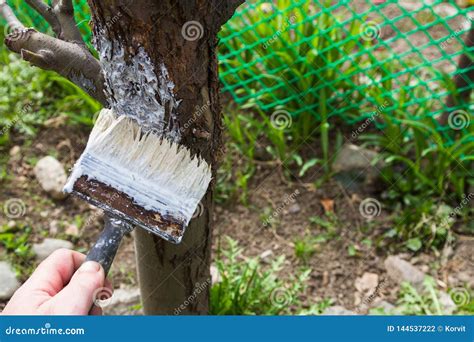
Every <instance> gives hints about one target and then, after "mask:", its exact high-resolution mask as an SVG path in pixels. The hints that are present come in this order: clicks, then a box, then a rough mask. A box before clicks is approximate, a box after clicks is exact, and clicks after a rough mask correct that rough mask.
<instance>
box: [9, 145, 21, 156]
mask: <svg viewBox="0 0 474 342" xmlns="http://www.w3.org/2000/svg"><path fill="white" fill-rule="evenodd" d="M20 152H21V148H20V146H18V145H15V146H13V147H12V148H11V149H10V157H15V156H17V155H19V154H20Z"/></svg>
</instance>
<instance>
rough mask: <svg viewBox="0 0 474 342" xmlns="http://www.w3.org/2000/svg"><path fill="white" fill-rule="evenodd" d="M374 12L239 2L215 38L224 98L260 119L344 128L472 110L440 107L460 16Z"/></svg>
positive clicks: (448, 8)
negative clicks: (322, 119) (322, 121)
mask: <svg viewBox="0 0 474 342" xmlns="http://www.w3.org/2000/svg"><path fill="white" fill-rule="evenodd" d="M379 2H380V1H379ZM374 3H375V1H347V0H346V1H338V2H337V3H335V2H331V1H318V2H312V1H295V0H293V1H281V0H280V1H274V2H267V1H250V2H247V5H246V6H242V7H241V8H240V9H239V11H238V13H237V14H236V15H235V16H234V17H233V19H232V20H231V21H230V22H229V23H228V24H227V25H226V27H225V28H224V30H223V32H222V39H221V44H222V45H223V46H224V48H222V49H221V51H220V52H221V54H220V60H221V79H222V82H223V83H224V91H226V92H229V93H230V94H232V96H233V98H234V100H235V101H236V102H237V103H240V104H245V105H248V106H256V107H258V108H260V109H262V110H264V111H271V110H274V109H277V108H284V109H285V110H286V111H288V112H290V113H291V114H293V115H301V114H304V113H310V114H311V115H315V116H319V115H320V112H321V111H322V110H325V111H327V114H326V115H327V116H328V117H330V116H336V115H337V116H340V117H342V118H343V119H344V120H345V121H347V122H349V123H352V122H354V121H357V120H363V119H365V118H367V117H369V116H372V115H373V114H374V112H376V111H377V110H384V111H387V112H393V113H394V114H393V116H394V119H396V116H397V114H396V112H397V111H404V112H408V113H410V116H411V118H415V119H417V118H426V117H430V118H432V119H433V120H434V118H436V117H437V116H438V115H440V114H441V113H443V112H444V111H446V110H451V111H452V110H454V109H464V110H466V111H468V112H469V111H471V110H472V108H473V105H472V101H469V103H458V104H457V107H456V108H450V109H447V108H446V105H445V101H446V96H447V95H448V94H449V93H450V92H451V91H452V90H453V89H452V87H453V84H452V81H451V79H452V76H453V74H454V73H455V72H460V73H462V74H464V73H466V72H467V71H469V69H465V70H457V67H456V64H457V63H456V61H457V57H458V55H459V54H461V53H464V52H465V51H466V48H465V45H464V42H463V40H462V33H464V32H465V31H467V30H468V29H469V28H470V26H471V21H472V19H471V18H470V17H468V13H469V10H468V9H461V8H459V7H458V6H457V5H456V4H455V3H454V2H449V3H447V2H446V1H431V4H430V5H427V4H426V3H425V2H424V1H423V2H422V1H405V2H402V1H385V2H383V3H382V4H379V5H374ZM471 10H472V8H471ZM472 52H473V51H472V50H471V53H472ZM472 68H473V67H472V66H471V67H470V69H472ZM472 86H473V84H472V82H471V83H469V87H470V88H472ZM460 91H462V89H461V90H460ZM323 102H324V103H323ZM381 108H382V109H381ZM469 115H470V114H469ZM439 128H440V129H441V127H439Z"/></svg>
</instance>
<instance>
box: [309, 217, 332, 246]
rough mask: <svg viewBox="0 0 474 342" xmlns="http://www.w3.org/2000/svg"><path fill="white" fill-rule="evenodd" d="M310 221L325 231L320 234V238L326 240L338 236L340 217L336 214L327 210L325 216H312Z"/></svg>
mask: <svg viewBox="0 0 474 342" xmlns="http://www.w3.org/2000/svg"><path fill="white" fill-rule="evenodd" d="M309 222H311V223H312V224H313V225H315V226H317V227H319V228H321V229H323V230H324V231H325V232H324V233H322V234H320V235H319V238H318V239H319V240H321V239H324V241H327V240H331V239H333V238H335V237H336V236H337V227H338V225H339V219H338V217H337V216H336V214H334V213H332V212H326V213H325V214H324V215H323V216H312V217H310V218H309Z"/></svg>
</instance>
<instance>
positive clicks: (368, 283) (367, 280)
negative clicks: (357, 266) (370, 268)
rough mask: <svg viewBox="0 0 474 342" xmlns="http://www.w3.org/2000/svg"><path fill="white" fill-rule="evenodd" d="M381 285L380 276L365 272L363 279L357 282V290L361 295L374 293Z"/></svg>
mask: <svg viewBox="0 0 474 342" xmlns="http://www.w3.org/2000/svg"><path fill="white" fill-rule="evenodd" d="M378 284H379V276H378V275H377V274H375V273H369V272H365V273H364V274H363V275H362V277H359V278H357V279H356V280H355V284H354V285H355V288H356V289H357V291H359V292H360V293H363V294H366V293H373V292H374V291H375V289H376V288H377V285H378Z"/></svg>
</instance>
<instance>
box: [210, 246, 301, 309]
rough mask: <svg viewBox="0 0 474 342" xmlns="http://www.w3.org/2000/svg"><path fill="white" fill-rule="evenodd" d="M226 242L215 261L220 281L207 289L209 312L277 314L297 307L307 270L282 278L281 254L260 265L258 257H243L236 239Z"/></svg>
mask: <svg viewBox="0 0 474 342" xmlns="http://www.w3.org/2000/svg"><path fill="white" fill-rule="evenodd" d="M226 241H227V245H228V248H227V249H224V250H221V249H219V251H218V256H217V260H216V266H217V269H218V270H219V274H220V277H221V280H220V281H219V282H218V283H217V284H214V285H213V286H212V288H211V308H210V313H211V314H213V315H279V314H290V313H292V312H295V311H297V310H298V309H299V308H300V307H301V301H300V299H299V295H300V294H301V293H302V292H304V290H305V288H306V281H307V279H308V277H309V273H310V270H305V271H301V272H300V273H299V274H298V275H297V276H290V277H288V278H286V279H284V278H282V277H281V275H280V274H279V273H280V271H281V269H282V267H283V262H284V256H280V257H279V258H277V259H276V260H275V261H273V262H272V263H271V265H270V266H269V267H268V268H264V267H263V266H262V265H261V264H260V262H259V259H258V258H243V257H242V249H241V248H240V247H239V246H238V243H237V241H235V240H232V239H231V238H227V239H226Z"/></svg>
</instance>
